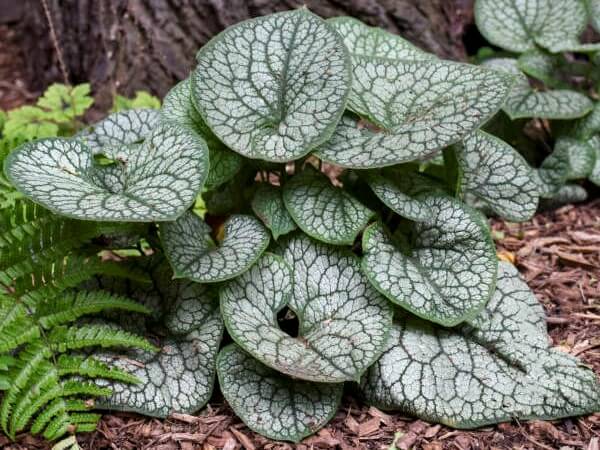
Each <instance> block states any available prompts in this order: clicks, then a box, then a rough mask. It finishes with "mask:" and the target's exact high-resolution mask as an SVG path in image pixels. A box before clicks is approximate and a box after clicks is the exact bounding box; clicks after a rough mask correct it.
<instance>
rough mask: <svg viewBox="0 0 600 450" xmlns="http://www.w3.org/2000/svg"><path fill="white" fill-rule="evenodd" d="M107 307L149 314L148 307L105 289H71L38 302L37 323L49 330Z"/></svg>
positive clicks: (104, 309)
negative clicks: (76, 290)
mask: <svg viewBox="0 0 600 450" xmlns="http://www.w3.org/2000/svg"><path fill="white" fill-rule="evenodd" d="M108 309H119V310H121V311H130V312H137V313H141V314H150V310H149V309H148V308H146V307H145V306H143V305H141V304H139V303H137V302H135V301H133V300H130V299H128V298H127V297H122V296H119V295H114V294H111V293H109V292H105V291H79V292H74V291H71V292H66V293H63V294H61V295H59V296H58V297H55V298H53V299H50V300H47V301H45V302H41V303H40V304H38V306H37V311H36V315H37V318H38V319H37V320H38V322H39V324H40V325H41V326H42V327H43V328H45V329H47V330H49V329H51V328H53V327H55V326H57V325H64V324H66V323H70V322H74V321H75V320H77V319H79V318H80V317H82V316H84V315H88V314H94V313H99V312H101V311H106V310H108Z"/></svg>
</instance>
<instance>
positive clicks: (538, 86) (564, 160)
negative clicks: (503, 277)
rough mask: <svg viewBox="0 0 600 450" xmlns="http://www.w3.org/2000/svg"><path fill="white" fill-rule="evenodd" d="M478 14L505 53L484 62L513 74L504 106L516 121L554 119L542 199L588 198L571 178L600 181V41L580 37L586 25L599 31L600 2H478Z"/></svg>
mask: <svg viewBox="0 0 600 450" xmlns="http://www.w3.org/2000/svg"><path fill="white" fill-rule="evenodd" d="M475 19H476V23H477V26H478V28H479V30H480V31H481V33H482V34H483V36H484V37H485V38H486V39H487V40H488V41H489V42H490V43H492V44H494V45H496V46H498V47H500V48H501V49H502V50H503V51H504V53H501V54H497V55H493V56H492V57H490V58H488V59H486V60H485V61H484V62H483V64H484V65H486V66H488V67H491V68H495V69H497V70H500V71H505V72H508V73H511V74H512V75H514V76H515V78H516V81H515V83H514V85H513V86H512V88H511V90H510V93H509V95H508V98H507V100H506V102H505V104H504V106H503V111H504V112H505V113H506V115H507V116H508V117H509V118H510V120H512V121H513V124H514V125H513V126H514V127H516V128H518V127H521V128H522V127H523V122H524V119H525V120H528V119H532V118H535V119H538V120H543V121H545V123H547V124H549V125H547V126H545V127H544V128H547V130H546V131H547V132H548V134H549V137H548V138H549V139H548V138H547V140H549V141H550V142H548V143H547V144H548V145H549V146H551V147H553V151H552V153H550V154H549V155H548V156H547V157H546V158H545V159H544V160H543V162H542V163H541V165H540V167H539V169H538V170H537V174H538V175H539V182H540V194H541V196H542V198H547V199H553V198H557V197H558V198H560V197H566V198H567V199H572V200H583V199H585V197H586V196H587V194H586V192H585V190H584V189H583V187H581V186H580V185H578V184H569V183H572V182H573V181H574V180H582V179H586V178H587V179H588V180H589V181H591V182H592V183H594V184H596V185H598V186H600V104H599V103H598V93H599V92H600V65H599V63H600V43H596V44H582V43H580V41H579V36H580V35H581V33H582V32H583V31H584V29H585V28H586V26H588V25H591V26H592V27H593V28H595V29H596V31H600V2H599V1H598V0H565V1H556V0H533V1H531V2H513V1H509V0H501V1H496V0H477V1H476V2H475ZM540 123H543V122H540ZM520 132H521V131H520V130H519V131H518V133H520Z"/></svg>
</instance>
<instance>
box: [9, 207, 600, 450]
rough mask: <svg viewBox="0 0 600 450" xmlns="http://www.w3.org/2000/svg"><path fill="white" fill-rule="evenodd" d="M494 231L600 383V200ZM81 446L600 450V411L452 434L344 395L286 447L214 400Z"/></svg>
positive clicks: (504, 254) (113, 422) (558, 338)
mask: <svg viewBox="0 0 600 450" xmlns="http://www.w3.org/2000/svg"><path fill="white" fill-rule="evenodd" d="M492 228H493V235H494V239H495V240H496V243H497V248H498V255H499V257H500V258H502V259H506V260H508V261H511V262H513V263H514V264H516V265H517V267H518V268H519V270H520V272H521V274H522V275H523V277H524V278H525V280H526V281H527V283H528V284H529V286H531V288H532V289H533V290H534V291H535V293H536V295H537V297H538V299H539V300H540V302H542V304H543V305H544V308H545V309H546V314H547V316H548V329H549V333H550V337H551V339H552V342H553V344H554V345H555V346H558V347H559V348H560V349H562V350H563V351H565V352H568V353H570V354H572V355H576V356H578V357H579V358H581V359H582V360H583V361H584V362H585V363H586V364H588V365H590V366H592V367H593V368H594V369H595V371H596V373H598V374H599V375H600V199H599V200H595V201H593V202H591V203H588V204H583V205H578V206H573V205H568V206H564V207H562V208H560V209H557V210H554V211H549V212H544V213H541V214H538V215H536V216H535V217H534V218H533V220H531V221H530V222H526V223H522V224H514V223H506V222H502V221H498V220H492ZM79 440H80V445H81V447H82V448H83V449H86V450H104V449H107V450H109V449H110V450H134V449H135V450H142V449H143V450H197V449H198V450H199V449H202V450H213V449H221V448H222V449H226V450H237V449H240V448H246V449H248V450H258V449H265V450H275V449H289V450H291V449H297V450H309V449H333V448H337V449H341V450H350V449H373V450H375V449H377V450H379V449H382V450H384V449H388V448H390V447H391V445H392V443H394V445H395V446H396V449H398V450H408V449H412V450H418V449H422V450H444V449H452V450H483V449H493V450H499V449H523V450H525V449H546V450H553V449H561V450H570V449H573V450H574V449H583V450H600V413H598V414H593V415H591V416H588V417H579V418H571V419H565V420H559V421H529V422H523V423H518V422H514V423H504V424H500V425H497V426H494V427H486V428H481V429H478V430H474V431H458V430H452V429H450V428H447V427H444V426H440V425H435V424H430V423H426V422H424V421H422V420H415V419H412V418H409V417H405V416H403V415H401V414H387V413H384V412H382V411H380V410H378V409H376V408H369V407H368V406H365V405H362V404H360V403H357V401H356V400H354V399H353V398H351V397H348V396H347V397H346V398H345V399H344V402H343V405H342V407H341V408H340V411H339V412H338V414H337V415H336V417H335V419H334V420H333V421H332V422H331V423H330V424H329V425H327V426H326V427H325V428H324V429H322V430H321V431H320V432H319V433H318V434H317V435H315V436H312V437H310V438H307V439H305V440H304V441H303V442H302V443H300V444H298V445H292V444H288V443H282V442H275V441H271V440H269V439H266V438H263V437H261V436H259V435H257V434H255V433H253V432H251V431H250V430H249V429H248V428H246V427H245V426H244V424H243V423H242V422H241V421H240V420H239V419H238V418H237V417H235V415H234V414H233V412H232V411H231V409H230V408H229V407H228V406H227V405H226V404H224V402H223V400H222V398H220V397H219V394H216V395H215V398H213V400H212V401H211V403H210V405H209V406H208V407H207V408H205V409H204V410H203V411H202V412H201V413H200V415H199V416H197V417H196V416H188V415H178V416H175V417H171V418H169V419H166V420H158V419H152V418H146V417H142V416H139V415H136V414H124V413H119V414H106V415H105V416H104V417H103V418H102V421H101V422H100V425H99V427H98V430H97V431H96V432H94V433H90V434H87V435H82V436H81V437H80V439H79ZM0 447H1V448H3V449H5V450H23V449H27V450H32V449H49V448H50V447H49V446H48V445H47V444H45V443H44V442H43V441H41V440H39V439H37V438H34V437H32V436H30V435H26V434H24V435H21V436H19V437H18V440H17V442H15V443H9V442H8V441H7V440H6V439H5V438H3V437H0ZM392 448H393V447H392Z"/></svg>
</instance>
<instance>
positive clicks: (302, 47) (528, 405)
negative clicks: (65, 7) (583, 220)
mask: <svg viewBox="0 0 600 450" xmlns="http://www.w3.org/2000/svg"><path fill="white" fill-rule="evenodd" d="M540 1H541V0H540ZM487 3H489V2H485V1H479V2H478V8H479V9H478V17H479V19H480V21H482V23H484V22H485V23H486V24H488V25H489V23H492V24H493V23H496V22H494V21H493V20H492V18H489V17H488V16H487V14H488V12H487V10H486V8H487V6H486V4H487ZM486 26H487V25H486ZM489 26H492V25H489ZM567 31H568V30H567ZM567 31H565V33H567ZM569 33H570V31H569ZM496 34H498V33H496ZM489 36H490V39H493V38H494V36H496V35H495V34H494V33H493V32H491V31H490V32H489ZM526 36H529V34H527V35H526ZM506 39H507V38H506V37H505V36H504V35H502V36H500V37H498V38H497V40H498V42H500V41H502V42H504V41H505V40H506ZM524 39H525V38H524ZM547 42H549V43H548V45H549V46H550V47H551V49H556V48H557V46H559V44H560V43H561V42H563V43H564V42H565V40H564V39H562V38H561V39H558V40H550V41H547V40H546V38H545V37H540V38H539V39H538V40H536V41H535V42H533V41H531V42H530V41H529V40H527V41H525V42H518V43H511V46H510V47H507V48H509V49H512V50H513V51H526V50H530V47H531V48H534V47H535V48H537V46H538V45H541V44H544V45H546V43H547ZM540 43H541V44H540ZM517 44H518V45H517ZM507 45H508V44H507ZM560 45H562V44H560ZM561 50H563V49H562V47H561ZM492 66H494V64H491V63H490V64H486V65H481V66H477V65H471V64H464V63H457V62H450V61H444V60H441V59H439V58H437V57H435V56H434V55H432V54H429V53H426V52H424V51H422V50H420V49H418V48H416V47H415V46H413V45H412V44H410V43H408V42H406V41H405V40H403V39H402V38H400V37H399V36H395V35H392V34H390V33H387V32H385V31H383V30H380V29H376V28H371V27H368V26H366V25H364V24H363V23H361V22H359V21H357V20H355V19H352V18H334V19H330V20H323V19H321V18H320V17H318V16H316V15H314V14H312V13H311V12H309V11H308V10H307V9H298V10H294V11H287V12H282V13H277V14H273V15H269V16H265V17H259V18H256V19H251V20H248V21H245V22H242V23H239V24H236V25H234V26H232V27H230V28H228V29H226V30H225V31H223V32H222V33H220V34H219V35H217V36H216V37H214V38H213V39H212V40H211V41H210V42H209V43H207V44H206V45H205V46H204V47H203V48H202V49H201V50H200V51H199V52H198V54H197V66H196V68H195V69H194V71H193V72H192V74H191V75H190V77H189V78H188V79H186V80H184V81H182V82H180V83H179V84H178V85H176V86H175V87H174V88H173V89H172V90H171V91H170V92H169V93H168V94H167V96H166V97H165V99H164V102H163V105H162V107H161V109H160V110H152V109H133V110H128V111H120V112H117V113H114V114H112V115H110V116H109V117H108V118H106V119H104V120H103V121H101V122H99V123H97V124H95V125H92V126H91V127H88V128H85V129H83V130H81V131H79V132H78V133H76V134H75V135H74V136H72V137H58V138H46V139H41V140H36V141H33V142H28V143H25V144H23V145H22V146H20V147H19V148H17V149H14V150H12V151H11V152H9V154H8V156H6V158H5V160H4V171H5V174H6V181H7V184H8V185H9V186H11V189H13V190H16V191H18V192H20V193H21V195H22V196H23V197H24V199H23V200H22V201H23V202H25V203H26V204H27V205H30V206H28V207H33V208H35V211H40V214H42V213H43V218H44V220H46V221H48V222H40V223H39V225H37V226H38V228H36V233H43V232H44V230H46V228H44V227H45V226H46V225H44V224H46V223H56V224H61V225H60V226H69V227H76V228H77V229H79V230H88V229H89V232H86V234H85V236H81V238H80V239H78V241H77V242H76V243H71V244H72V245H70V246H69V247H68V251H69V252H71V253H69V255H79V256H78V257H80V258H84V257H85V258H86V259H85V261H91V262H93V264H94V266H93V270H90V272H89V273H86V274H85V276H80V277H77V278H68V280H69V283H68V285H64V286H63V285H60V286H61V289H56V285H55V284H52V283H49V287H48V288H47V289H46V290H45V291H44V292H43V293H41V294H38V293H35V295H34V294H32V292H37V289H38V287H37V285H36V286H34V287H35V288H36V289H34V288H33V287H31V286H29V285H27V286H26V287H21V284H19V283H21V281H20V280H21V278H26V277H25V274H26V273H27V271H28V270H29V268H30V267H31V264H33V263H36V264H37V263H39V262H40V261H46V259H44V258H47V257H48V256H49V255H50V254H52V252H53V251H54V250H53V249H55V247H56V246H61V245H62V242H63V240H66V239H69V236H70V235H66V234H64V235H60V236H59V237H60V238H57V239H54V240H52V241H51V242H48V243H47V244H48V248H49V250H48V251H46V247H45V246H44V248H38V247H39V246H38V242H39V240H38V239H31V240H30V239H28V237H29V236H28V235H27V233H28V231H26V230H25V231H20V232H19V233H17V234H16V235H17V236H18V239H20V240H19V242H20V243H19V244H18V246H17V247H16V248H17V249H22V251H21V252H20V254H19V257H20V258H21V259H16V256H15V261H19V264H20V265H19V272H15V271H14V270H13V269H12V268H11V267H8V268H4V269H2V270H3V272H0V282H1V286H2V289H3V290H4V291H5V292H4V294H3V297H0V299H2V301H1V302H0V311H2V314H3V315H4V316H5V318H4V319H2V320H0V332H1V335H3V336H4V335H6V333H7V332H9V333H12V334H9V335H10V336H13V335H14V339H12V340H9V342H8V343H7V345H3V346H2V345H0V351H3V352H4V353H2V354H0V388H3V389H5V391H4V394H3V403H2V407H1V409H0V425H1V426H2V427H4V429H5V430H9V431H10V433H11V435H14V432H15V431H19V430H21V429H23V428H24V427H25V426H27V425H28V423H29V422H30V420H34V422H33V427H34V428H33V429H34V431H39V430H41V429H42V427H40V426H36V424H37V423H38V422H39V421H47V419H51V418H53V417H59V414H62V415H60V421H61V422H60V423H61V424H67V425H70V427H67V426H66V425H65V426H62V425H61V426H62V428H57V429H56V430H55V429H53V430H52V432H50V433H48V434H47V436H48V437H49V438H57V437H59V436H60V435H61V434H64V433H65V432H66V431H67V429H69V430H71V431H73V430H75V431H77V430H78V429H79V430H80V431H81V430H83V431H85V430H87V429H89V424H90V423H93V421H94V420H96V419H97V417H96V416H93V417H91V416H89V417H88V416H85V420H84V419H83V418H81V416H78V415H74V414H71V411H72V410H75V409H76V408H79V407H80V406H81V404H80V403H77V404H73V405H72V406H69V405H70V403H69V402H70V401H71V397H73V396H75V394H77V395H79V396H81V395H83V396H85V395H86V393H85V392H82V391H77V392H72V391H69V390H68V389H67V388H66V384H65V383H62V384H61V380H60V376H64V375H67V374H69V375H70V374H71V372H69V371H68V369H64V370H62V372H61V367H63V366H61V365H60V364H59V365H58V366H57V368H56V369H55V370H56V371H57V375H56V376H55V377H54V378H52V379H46V378H43V376H42V373H41V372H40V370H41V368H42V366H37V365H36V364H38V363H37V361H38V359H36V358H38V357H37V356H36V355H35V354H34V352H32V351H29V350H28V348H29V347H24V345H29V346H31V345H38V347H39V348H44V349H46V350H44V351H46V353H43V358H46V359H44V360H43V361H45V362H44V364H45V365H44V366H43V367H44V368H45V367H51V366H52V364H53V363H52V361H53V359H52V358H51V357H49V356H47V355H50V354H59V353H65V352H66V353H67V354H68V355H71V356H69V357H70V358H75V357H77V358H83V356H73V355H72V353H73V352H75V351H77V352H79V350H80V348H83V347H86V349H87V350H86V351H87V353H85V354H86V355H91V356H89V357H93V358H94V359H93V361H95V362H94V364H95V366H94V367H95V368H96V367H97V369H96V370H95V371H93V372H91V375H93V378H94V383H93V386H95V389H98V390H97V391H93V392H91V394H94V395H95V396H96V397H98V399H97V400H96V402H95V403H94V404H93V406H94V407H95V408H107V409H115V410H125V411H136V412H139V413H142V414H146V415H150V416H155V417H167V416H168V415H170V414H172V413H176V412H177V413H194V412H196V411H198V410H199V409H201V408H202V407H203V406H204V405H205V404H206V403H207V402H208V400H209V399H210V395H211V392H212V389H213V386H214V381H215V378H216V377H218V379H219V385H220V388H221V390H222V393H223V395H224V396H225V398H226V400H227V401H228V403H229V404H230V405H231V406H232V408H233V409H234V411H235V412H236V413H237V414H238V415H239V417H240V418H241V419H242V420H243V421H244V422H245V423H246V424H247V425H248V426H249V427H250V428H251V429H253V430H255V431H257V432H259V433H261V434H263V435H265V436H268V437H270V438H273V439H279V440H289V441H294V442H296V441H300V440H301V439H303V438H304V437H306V436H308V435H310V434H312V433H315V432H316V431H317V430H318V429H320V428H321V427H322V426H324V425H325V424H326V423H327V422H328V420H330V419H331V417H332V416H333V415H334V414H335V412H336V410H337V408H338V407H339V404H340V400H341V396H342V392H343V390H344V386H347V385H349V384H354V387H355V388H356V389H357V391H358V392H360V395H361V397H362V398H363V399H364V401H366V402H368V403H369V404H372V405H377V406H378V407H381V408H384V409H389V410H400V411H404V412H407V413H410V414H412V415H415V416H417V417H421V418H424V419H426V420H431V421H435V422H439V423H444V424H448V425H450V426H453V427H457V428H473V427H477V426H481V425H485V424H490V423H497V422H501V421H507V420H512V419H529V418H545V419H553V418H560V417H566V416H571V415H579V414H585V413H589V412H594V411H597V410H598V409H600V384H599V383H598V379H597V377H596V375H595V374H594V372H593V371H592V370H591V369H590V368H588V367H585V366H584V365H583V364H582V363H581V362H580V361H579V360H577V359H576V358H574V357H572V356H569V355H566V354H563V353H560V352H559V351H557V350H555V349H552V348H551V347H549V346H548V343H547V333H546V330H545V321H544V314H543V310H542V307H541V305H540V304H539V303H538V302H537V300H536V298H535V296H534V295H533V293H532V292H531V291H530V290H529V288H528V287H527V285H526V284H525V283H524V282H523V281H522V280H521V279H520V278H519V275H518V272H517V271H516V269H515V268H514V267H513V266H511V265H510V264H508V263H504V262H502V263H499V261H498V258H497V256H496V252H495V247H494V243H493V240H492V238H491V235H490V229H489V225H488V223H487V220H486V218H485V216H484V213H483V211H485V212H491V213H493V214H495V215H497V216H500V217H503V218H506V219H507V220H511V221H524V220H527V219H528V218H530V217H531V216H532V215H533V214H534V212H535V211H536V209H537V206H538V200H539V197H540V195H541V194H543V193H542V192H540V191H541V189H540V182H539V177H540V175H538V172H537V171H536V170H535V169H533V168H532V167H530V165H529V164H528V163H527V161H526V160H525V158H523V156H521V155H520V154H519V152H518V151H517V150H516V149H515V148H513V147H512V146H511V145H510V144H509V143H507V142H505V141H503V140H501V139H499V138H497V137H495V136H493V135H491V134H490V133H489V132H486V131H483V130H482V129H481V128H482V127H483V126H484V125H486V124H487V123H488V122H489V121H490V120H491V119H493V118H494V117H495V116H496V115H497V114H498V112H499V111H500V110H501V109H502V108H504V109H505V110H506V109H507V108H509V107H510V106H507V105H509V104H510V101H511V100H510V99H511V98H512V96H513V95H515V94H514V93H515V89H517V88H519V86H520V84H522V82H523V80H522V77H520V76H519V75H517V76H515V73H514V70H513V69H510V70H504V69H503V70H497V67H495V66H494V67H492ZM510 67H513V66H512V65H510ZM584 109H586V111H588V110H589V109H590V108H587V107H586V108H584ZM582 111H583V109H582ZM582 114H583V112H582ZM581 127H584V128H585V126H584V125H581ZM584 170H587V166H586V168H585V169H584V168H582V170H581V173H583V172H584ZM467 201H468V203H467ZM472 205H479V206H481V210H478V209H476V208H475V206H472ZM10 211H11V213H10V214H9V218H8V219H7V220H9V221H10V223H11V226H21V225H22V221H21V220H20V219H19V220H18V221H17V218H14V217H13V218H11V217H12V216H14V212H13V211H12V210H10ZM19 217H20V216H19ZM31 219H32V220H36V221H39V220H42V216H41V215H39V216H38V214H36V215H35V217H32V218H31ZM36 223H37V222H36ZM62 224H65V225H62ZM57 226H59V225H57ZM1 239H2V238H0V244H4V243H3V241H2V240H1ZM12 242H14V241H7V244H6V245H3V246H0V251H3V252H4V251H6V252H7V254H12V253H11V252H14V251H15V247H14V245H13V244H12ZM19 246H20V247H19ZM36 246H37V247H36ZM33 247H35V250H36V252H37V253H32V252H31V249H32V248H33ZM61 249H62V247H61ZM2 255H3V257H4V253H2ZM72 257H73V256H69V258H72ZM61 258H64V256H63V255H62V253H61ZM2 261H4V259H2ZM60 261H63V260H62V259H61V260H60ZM52 264H54V265H53V267H54V270H55V271H56V268H57V267H59V265H57V264H63V263H62V262H60V263H57V262H56V261H54V262H53V263H52ZM2 267H5V266H2ZM60 267H62V266H60ZM108 268H110V269H108ZM53 273H54V272H53ZM45 282H48V281H47V280H46V281H45ZM15 286H18V288H17V287H15ZM62 287H64V289H63V288H62ZM67 288H68V289H67ZM101 293H102V294H101ZM50 294H51V295H50ZM86 295H87V296H90V295H94V296H101V295H102V297H98V299H97V301H98V302H100V303H99V305H98V307H96V308H93V309H89V308H88V309H85V308H84V309H82V310H81V311H80V312H81V314H79V313H76V311H78V309H77V308H75V310H73V311H75V312H68V313H64V316H63V315H62V314H63V311H64V310H65V309H66V307H67V306H68V305H72V304H75V305H79V304H80V303H81V302H82V301H81V302H80V301H79V300H78V299H79V297H78V296H86ZM49 298H52V300H51V301H50V300H47V299H49ZM102 299H106V300H104V303H102V302H101V300H102ZM59 306H60V307H59ZM11 308H12V309H11ZM16 308H19V309H16ZM115 308H119V309H125V310H127V311H129V312H128V313H127V314H120V315H116V314H114V313H113V312H110V311H107V310H109V309H115ZM55 309H56V311H55ZM13 310H14V311H16V312H11V311H13ZM84 312H85V313H86V314H91V313H94V315H93V316H92V317H93V318H91V319H88V320H87V322H84V323H85V325H73V327H78V326H82V327H83V328H73V329H71V328H66V327H65V326H63V325H61V324H62V323H67V322H69V323H71V322H77V321H78V320H79V318H80V316H82V315H83V313H84ZM17 313H18V314H19V315H18V316H16V315H15V314H17ZM140 313H144V314H140ZM53 314H54V315H53ZM57 314H58V317H55V315H57ZM12 317H15V319H14V320H13V319H12ZM8 318H10V320H13V322H10V321H9V320H7V319H8ZM11 323H16V324H18V328H17V326H16V325H15V326H13V325H11ZM31 323H34V324H36V325H35V326H36V327H37V328H36V329H39V330H40V332H39V333H37V334H35V335H31V336H30V335H28V334H25V335H23V336H21V334H19V333H25V325H26V324H31ZM77 323H78V322H77ZM7 324H8V325H7ZM10 327H12V328H10ZM85 327H99V328H93V330H96V329H99V330H103V331H102V333H105V334H103V335H102V336H98V333H96V334H95V335H94V334H93V333H92V334H90V332H87V331H85V330H87V328H85ZM17 329H18V330H19V331H18V333H17V332H15V331H14V330H17ZM46 329H56V330H58V331H55V332H54V333H53V334H50V338H49V339H50V340H45V341H44V344H43V345H42V344H37V342H38V341H39V340H40V339H42V338H41V337H40V336H44V339H47V338H46V337H45V336H46V333H45V332H44V330H46ZM81 329H83V330H84V331H85V332H84V331H80V330H81ZM225 333H227V335H228V336H229V337H230V338H231V341H232V342H231V343H229V344H228V345H225V346H222V340H223V336H224V334H225ZM53 336H56V338H53ZM94 336H96V337H94ZM111 336H113V339H111ZM138 336H145V337H146V338H147V339H148V340H149V341H150V343H152V345H151V344H150V343H148V342H147V341H145V340H143V339H141V338H139V337H138ZM100 337H106V339H104V340H103V339H100ZM2 342H3V340H0V344H2ZM63 342H64V343H65V344H63ZM26 343H27V344H26ZM38 347H35V348H38ZM102 347H106V348H102ZM113 347H114V348H113ZM123 347H127V348H125V349H123ZM131 347H133V348H131ZM48 348H49V349H50V351H51V352H50V353H48V350H47V349H48ZM117 349H119V350H117ZM17 350H19V351H21V355H22V356H20V357H19V358H20V359H19V358H16V357H15V352H16V351H17ZM77 354H79V353H77ZM30 366H31V367H34V368H35V370H26V369H25V367H30ZM52 367H54V366H52ZM73 374H74V375H76V376H79V377H81V376H84V375H86V374H85V373H81V369H80V370H79V371H75V372H73ZM40 377H42V379H40ZM78 379H79V378H78ZM43 383H45V384H43ZM57 385H58V386H59V387H60V388H59V390H58V391H56V390H55V391H52V392H56V394H49V393H48V394H46V392H49V390H51V389H56V386H57ZM14 386H17V388H15V387H14ZM86 386H87V385H86ZM40 387H41V388H40ZM15 389H16V391H15ZM35 392H41V393H40V394H39V395H37V396H36V395H35ZM24 396H25V397H28V398H27V399H26V400H23V399H21V400H19V401H18V402H16V401H15V399H17V398H19V397H24ZM59 398H60V399H62V401H63V402H64V405H61V409H60V411H58V410H56V411H55V409H54V406H55V404H54V402H55V399H59ZM15 405H16V406H15ZM65 405H66V406H65ZM57 411H58V412H57ZM63 413H64V414H63ZM67 413H68V414H67ZM36 417H37V418H36ZM40 417H43V418H44V419H40ZM44 423H45V422H44ZM79 423H85V424H86V426H83V427H79V428H78V424H79Z"/></svg>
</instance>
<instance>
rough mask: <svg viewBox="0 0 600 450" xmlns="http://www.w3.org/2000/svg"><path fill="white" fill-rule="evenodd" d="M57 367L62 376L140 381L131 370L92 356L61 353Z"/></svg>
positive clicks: (130, 381)
mask: <svg viewBox="0 0 600 450" xmlns="http://www.w3.org/2000/svg"><path fill="white" fill-rule="evenodd" d="M57 367H58V373H59V375H60V376H65V375H78V376H82V377H89V378H103V379H106V380H115V381H121V382H123V383H129V384H136V383H138V382H139V379H138V378H137V377H135V376H133V375H131V374H130V373H129V372H127V371H125V370H122V369H119V368H118V367H111V366H109V365H108V364H106V363H104V362H102V361H98V360H97V359H95V358H93V357H90V356H88V357H84V356H81V355H60V357H59V358H58V362H57Z"/></svg>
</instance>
